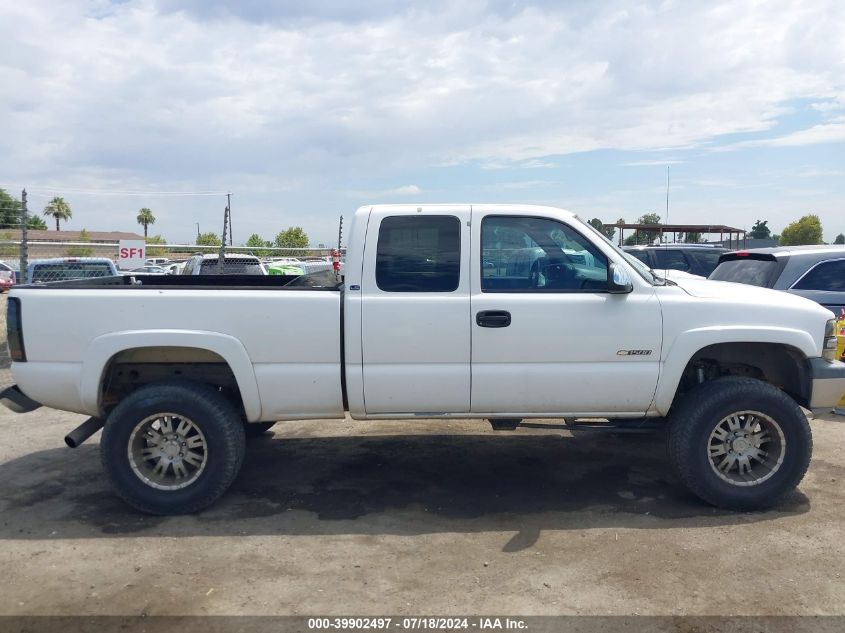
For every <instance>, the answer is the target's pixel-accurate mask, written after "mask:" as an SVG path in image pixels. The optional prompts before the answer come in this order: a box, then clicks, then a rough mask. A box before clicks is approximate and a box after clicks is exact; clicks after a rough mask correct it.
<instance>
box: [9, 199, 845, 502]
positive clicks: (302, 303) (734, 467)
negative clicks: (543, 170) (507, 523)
mask: <svg viewBox="0 0 845 633" xmlns="http://www.w3.org/2000/svg"><path fill="white" fill-rule="evenodd" d="M497 236H499V237H500V238H503V239H499V240H498V242H497V240H496V237H497ZM503 236H507V237H506V238H504V237H503ZM349 244H350V246H349V250H348V252H347V258H348V259H347V262H348V266H347V267H346V277H345V280H344V281H343V283H339V282H338V280H337V278H336V276H335V275H334V274H333V273H332V272H330V271H323V272H319V273H315V275H313V276H312V275H303V276H301V277H297V278H295V279H294V280H293V281H291V282H290V283H289V284H288V285H285V281H286V280H284V279H283V278H279V277H276V276H259V275H253V276H250V277H244V278H242V279H237V278H235V279H233V278H232V277H216V278H215V277H204V276H199V277H195V278H193V279H189V278H186V277H185V276H182V277H181V278H173V277H171V276H168V275H160V276H153V277H149V278H141V279H139V280H136V283H134V284H132V283H130V282H131V280H130V279H129V278H127V277H115V278H111V279H89V280H83V281H80V282H67V283H64V284H49V285H46V286H45V287H43V288H35V287H21V286H17V287H15V288H14V289H13V290H12V292H11V296H10V297H9V300H8V318H7V324H8V344H9V352H10V355H11V358H12V367H11V371H12V375H13V376H14V379H15V381H16V382H17V386H14V387H10V388H8V389H6V390H5V391H4V392H2V394H0V400H1V401H2V402H3V403H4V404H6V405H7V406H9V407H10V408H12V409H13V410H15V411H18V412H25V411H31V410H33V409H35V408H37V407H39V406H41V405H46V406H49V407H53V408H55V409H61V410H65V411H74V412H77V413H83V414H86V415H88V416H91V417H90V419H89V420H87V421H86V422H85V423H83V424H82V425H81V426H80V427H78V428H77V429H75V430H74V431H72V432H71V433H70V434H68V436H67V438H66V442H67V443H68V444H69V445H70V446H77V445H79V444H80V443H81V442H83V441H85V440H86V439H87V438H88V437H90V436H91V435H92V434H93V433H95V432H97V431H98V430H99V429H100V428H102V429H103V433H102V437H101V440H100V456H101V459H102V463H103V465H104V467H105V469H106V471H107V475H108V476H107V478H106V479H107V481H109V482H110V484H111V485H112V486H113V488H114V490H115V491H116V492H117V493H118V494H119V495H120V496H121V497H122V498H123V499H124V500H126V501H127V502H128V503H129V504H131V505H132V506H133V507H135V508H137V509H140V510H142V511H145V512H151V513H156V514H178V513H184V512H195V511H198V510H200V509H202V508H204V507H206V506H208V505H209V504H211V503H212V502H213V501H214V500H215V499H217V498H219V497H220V496H221V495H222V494H223V493H224V492H225V491H226V489H227V488H228V487H229V486H230V484H231V483H232V481H233V480H234V479H235V477H236V476H237V475H238V471H239V470H240V467H241V465H242V463H243V461H244V457H245V451H246V442H245V435H246V433H253V432H262V431H264V430H266V429H268V428H269V427H270V426H271V425H273V424H274V423H275V422H276V421H277V420H301V419H322V420H325V419H339V420H342V419H345V414H346V411H348V412H349V414H350V415H351V416H352V417H353V418H355V419H361V420H366V419H375V420H378V419H382V418H403V419H406V420H408V423H409V424H412V423H413V422H412V421H414V420H419V419H421V418H432V417H434V418H437V419H451V418H488V419H490V420H491V425H492V426H493V428H494V429H504V428H507V429H513V428H516V426H518V424H519V423H520V418H523V417H532V418H534V417H544V418H553V419H557V420H560V419H564V420H574V419H576V418H605V419H607V420H608V421H609V424H605V426H604V427H598V428H607V427H608V426H609V427H611V428H613V427H616V428H618V427H620V426H623V427H624V426H625V425H628V426H630V425H631V424H635V425H637V428H642V426H641V425H643V424H646V423H649V424H651V425H652V426H654V427H657V428H664V429H665V432H666V433H667V434H668V452H669V457H670V462H671V464H672V466H673V468H674V470H675V473H676V474H677V477H678V479H679V480H680V481H681V482H682V483H683V484H684V485H686V486H687V487H688V488H689V489H690V490H691V491H692V492H693V493H695V494H696V495H698V496H699V497H700V498H702V499H704V500H705V501H707V502H709V503H711V504H714V505H717V506H722V507H727V508H733V509H756V508H763V507H767V506H770V505H772V504H774V503H776V502H777V500H778V499H780V498H781V497H782V496H783V495H785V494H787V493H789V492H790V491H791V490H793V489H794V488H795V487H796V486H797V485H798V483H799V482H800V481H801V479H802V477H803V476H804V473H805V472H806V470H807V467H808V465H809V462H810V454H811V449H812V435H811V429H810V426H809V424H808V422H807V417H806V416H805V414H804V412H803V411H802V409H801V406H804V407H807V408H808V409H817V410H818V409H822V410H828V411H829V410H830V409H831V408H832V407H833V406H834V405H835V404H836V403H837V402H838V401H839V399H840V397H841V396H842V394H843V393H845V364H843V363H841V362H837V361H836V359H835V353H836V332H835V321H834V319H832V318H831V316H832V315H831V314H830V313H829V312H828V311H827V310H825V309H824V308H822V307H821V306H819V305H818V304H816V303H813V302H812V301H807V300H806V299H803V298H801V297H796V296H791V295H788V294H785V293H781V292H775V291H772V290H767V289H764V288H751V287H748V286H740V285H738V284H728V283H714V282H711V281H707V280H697V279H684V278H679V279H677V280H676V281H672V282H669V281H667V280H665V279H662V278H658V277H656V276H655V275H653V274H652V272H651V269H649V268H647V267H646V266H645V265H644V264H642V263H641V262H639V261H638V260H636V259H634V258H633V257H629V256H628V255H626V254H625V253H623V252H622V251H620V250H619V249H618V248H617V247H616V246H614V245H613V244H611V243H610V242H609V241H608V240H607V239H606V237H604V236H603V235H602V234H601V233H600V232H599V231H597V230H595V229H594V228H593V227H591V226H590V225H589V224H587V223H585V222H583V221H582V220H580V219H579V218H578V217H577V216H575V215H574V214H572V213H569V212H567V211H563V210H561V209H553V208H549V207H536V206H528V205H524V206H523V205H469V204H465V205H425V204H423V205H416V204H415V205H384V206H379V205H376V206H366V207H362V208H360V209H358V211H357V212H356V213H355V215H354V217H353V219H352V223H351V226H350V230H349ZM514 244H518V245H523V244H524V245H526V246H529V245H531V244H534V245H536V246H531V248H539V249H540V250H541V251H542V255H541V256H539V257H537V258H536V259H533V258H532V261H531V263H532V266H531V267H530V268H526V269H522V268H521V269H519V270H508V268H507V266H506V265H499V264H498V263H497V262H500V261H501V262H506V261H508V259H507V258H508V256H509V252H511V251H513V245H514ZM564 244H566V245H567V246H566V247H564V246H563V245H564ZM576 246H577V248H575V247H576ZM568 250H573V251H576V252H578V253H583V252H586V253H587V254H589V257H586V256H585V257H583V258H582V259H579V261H573V257H572V256H571V255H570V254H569V253H568V252H566V251H568ZM215 259H216V257H215V256H197V257H196V258H192V261H191V262H189V265H190V266H192V268H193V270H195V271H200V270H201V269H202V267H203V266H204V265H205V264H206V262H208V264H209V265H210V266H211V267H214V266H215V265H216V263H217V262H216V261H215ZM232 259H233V261H234V262H239V264H238V266H239V267H238V270H243V267H242V266H241V265H240V262H241V261H243V262H247V265H248V266H251V267H253V268H254V269H258V268H259V262H258V260H257V259H256V258H251V259H248V258H246V257H244V256H242V255H233V256H232ZM483 261H485V262H486V261H490V262H493V264H494V266H493V268H488V267H486V266H484V267H483V266H482V262H483ZM535 262H536V263H538V267H539V270H538V271H535V272H533V273H532V270H531V268H533V264H534V263H535ZM226 264H227V266H228V264H229V260H228V258H227V262H226ZM482 271H483V272H484V274H483V275H482ZM194 274H196V273H194ZM314 276H318V277H322V279H323V280H324V281H323V282H322V283H317V282H314V281H313V278H314ZM138 282H140V283H138ZM57 314H61V317H62V318H61V323H62V327H60V328H57V327H56V315H57ZM280 324H282V325H280ZM68 332H73V336H68V334H67V333H68ZM643 418H648V420H643ZM664 422H668V424H664ZM582 424H590V423H589V422H586V423H582ZM327 428H328V427H327ZM569 428H573V427H572V426H570V427H569ZM590 428H596V426H595V424H593V425H592V426H591V427H590ZM502 450H505V449H502ZM585 459H587V457H585ZM567 466H568V465H567V464H561V468H566V467H567ZM575 467H577V466H575ZM622 483H624V481H623V482H622ZM584 485H589V482H588V481H586V482H584ZM526 486H528V487H530V484H526ZM526 489H527V488H526ZM558 493H559V494H566V490H560V491H558Z"/></svg>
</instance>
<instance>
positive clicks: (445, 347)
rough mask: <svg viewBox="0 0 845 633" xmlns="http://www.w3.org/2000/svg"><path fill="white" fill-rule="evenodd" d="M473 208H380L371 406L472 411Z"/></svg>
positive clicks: (366, 268)
mask: <svg viewBox="0 0 845 633" xmlns="http://www.w3.org/2000/svg"><path fill="white" fill-rule="evenodd" d="M469 219H470V207H469V206H468V205H464V206H459V205H427V206H423V207H405V206H397V207H374V208H373V210H372V212H371V214H370V217H369V222H368V225H367V235H366V240H365V247H364V265H363V276H362V279H361V353H362V360H363V381H364V406H365V410H366V413H367V414H368V415H373V414H405V413H418V414H426V413H429V414H438V413H466V412H469V401H470V316H469V309H470V302H469V257H470V228H469Z"/></svg>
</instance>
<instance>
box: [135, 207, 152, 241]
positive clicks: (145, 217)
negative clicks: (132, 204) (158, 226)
mask: <svg viewBox="0 0 845 633" xmlns="http://www.w3.org/2000/svg"><path fill="white" fill-rule="evenodd" d="M135 219H136V220H137V221H138V224H141V225H143V226H144V239H146V237H147V227H148V226H149V225H150V224H155V223H156V216H154V215H153V212H152V211H150V210H149V209H148V208H147V207H144V208H143V209H141V210H140V211H138V216H137V217H136V218H135Z"/></svg>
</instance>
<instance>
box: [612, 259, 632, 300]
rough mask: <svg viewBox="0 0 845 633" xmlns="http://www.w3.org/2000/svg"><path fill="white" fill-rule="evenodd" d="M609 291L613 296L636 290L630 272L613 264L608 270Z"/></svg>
mask: <svg viewBox="0 0 845 633" xmlns="http://www.w3.org/2000/svg"><path fill="white" fill-rule="evenodd" d="M607 290H608V292H611V293H613V294H627V293H629V292H633V290H634V284H633V283H632V282H631V277H630V276H629V275H628V271H627V270H625V269H624V268H622V266H620V265H619V264H611V265H610V268H608V269H607Z"/></svg>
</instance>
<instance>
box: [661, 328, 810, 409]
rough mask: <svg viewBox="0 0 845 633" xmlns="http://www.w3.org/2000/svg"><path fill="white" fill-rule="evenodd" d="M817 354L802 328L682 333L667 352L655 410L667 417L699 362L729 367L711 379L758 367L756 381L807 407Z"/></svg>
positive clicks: (704, 330)
mask: <svg viewBox="0 0 845 633" xmlns="http://www.w3.org/2000/svg"><path fill="white" fill-rule="evenodd" d="M815 354H816V342H815V341H814V340H813V338H812V337H811V336H810V335H809V334H808V333H807V332H803V331H801V330H792V329H786V328H771V329H759V328H753V329H752V328H704V329H701V330H693V331H690V332H685V333H684V334H682V335H681V336H679V337H678V339H676V341H675V344H674V345H673V346H672V348H671V349H670V350H669V351H668V352H667V355H666V360H665V361H664V363H663V367H662V371H661V375H660V380H659V382H658V386H657V390H656V392H655V399H654V408H655V409H657V411H658V412H659V413H660V414H661V415H667V414H668V412H669V410H670V409H671V408H672V406H673V404H675V403H676V402H677V398H678V396H680V395H682V394H683V393H684V390H685V388H688V386H689V385H688V384H687V383H688V381H689V379H690V375H691V371H693V368H694V367H696V365H697V364H698V363H699V362H700V361H701V360H703V359H705V360H711V361H714V362H715V363H716V365H719V366H722V367H723V368H727V370H726V371H724V372H723V373H719V374H718V375H715V376H712V377H711V378H716V377H719V376H724V375H753V374H749V373H743V372H741V371H734V369H735V368H736V367H738V366H740V365H744V366H746V367H751V368H756V369H757V370H759V374H758V375H756V376H755V377H758V378H761V379H762V380H764V381H765V382H769V383H771V384H774V385H776V386H778V387H780V388H781V389H783V390H784V391H785V392H787V393H788V394H789V395H790V396H792V398H793V399H795V400H796V401H797V402H798V403H799V404H804V405H805V406H806V403H807V401H808V399H809V395H810V382H809V365H808V358H811V357H812V356H814V355H815ZM792 372H794V373H792ZM709 379H710V378H708V380H709Z"/></svg>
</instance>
